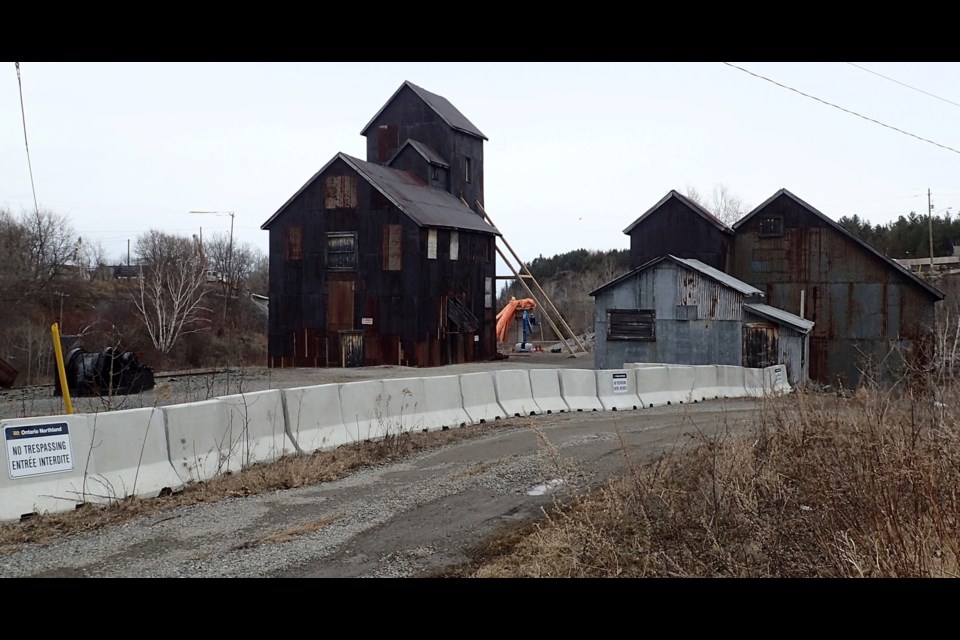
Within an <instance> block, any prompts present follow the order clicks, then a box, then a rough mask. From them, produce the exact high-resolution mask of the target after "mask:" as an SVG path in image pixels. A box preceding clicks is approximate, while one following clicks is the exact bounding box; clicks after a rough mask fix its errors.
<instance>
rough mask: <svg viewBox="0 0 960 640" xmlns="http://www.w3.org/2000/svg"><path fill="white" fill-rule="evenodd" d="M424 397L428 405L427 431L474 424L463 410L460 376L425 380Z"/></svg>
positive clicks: (431, 377)
mask: <svg viewBox="0 0 960 640" xmlns="http://www.w3.org/2000/svg"><path fill="white" fill-rule="evenodd" d="M423 397H424V398H425V400H426V403H427V406H426V412H425V414H424V422H425V424H426V427H427V430H429V431H434V430H437V429H444V428H449V427H464V426H466V425H468V424H470V423H471V422H472V420H471V419H470V416H469V415H467V412H466V411H464V409H463V394H462V392H461V391H460V378H459V377H458V376H455V375H451V376H428V377H426V378H424V379H423Z"/></svg>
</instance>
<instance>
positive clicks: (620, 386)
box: [613, 372, 629, 393]
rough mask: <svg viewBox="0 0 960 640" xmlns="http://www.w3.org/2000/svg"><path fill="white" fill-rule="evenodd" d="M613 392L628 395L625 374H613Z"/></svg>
mask: <svg viewBox="0 0 960 640" xmlns="http://www.w3.org/2000/svg"><path fill="white" fill-rule="evenodd" d="M613 392H614V393H629V391H628V390H627V374H626V372H623V373H614V374H613Z"/></svg>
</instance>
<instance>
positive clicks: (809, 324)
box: [743, 302, 814, 333]
mask: <svg viewBox="0 0 960 640" xmlns="http://www.w3.org/2000/svg"><path fill="white" fill-rule="evenodd" d="M743 306H744V308H745V309H748V310H749V311H752V312H753V313H755V314H757V315H758V316H760V317H762V318H766V319H768V320H773V321H774V322H776V323H778V324H785V325H787V326H789V327H792V328H794V329H796V330H797V331H800V332H802V333H809V332H810V330H811V329H813V325H814V322H813V320H804V319H803V318H801V317H800V316H795V315H793V314H792V313H790V312H789V311H784V310H783V309H778V308H776V307H771V306H770V305H768V304H763V303H758V302H749V303H746V304H744V305H743Z"/></svg>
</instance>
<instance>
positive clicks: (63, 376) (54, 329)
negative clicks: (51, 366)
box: [50, 322, 73, 414]
mask: <svg viewBox="0 0 960 640" xmlns="http://www.w3.org/2000/svg"><path fill="white" fill-rule="evenodd" d="M50 333H52V334H53V350H54V352H56V354H57V374H58V375H59V376H60V393H61V394H63V403H64V404H65V405H66V407H67V413H68V414H72V413H73V403H72V402H70V389H68V388H67V371H66V369H64V368H63V348H61V346H60V328H59V327H58V326H57V323H56V322H54V323H53V324H52V325H51V326H50Z"/></svg>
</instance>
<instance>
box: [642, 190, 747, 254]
mask: <svg viewBox="0 0 960 640" xmlns="http://www.w3.org/2000/svg"><path fill="white" fill-rule="evenodd" d="M623 232H624V233H625V234H627V235H628V236H630V268H631V269H636V268H638V267H640V266H641V265H645V264H647V263H648V262H650V261H651V260H655V259H657V258H660V257H662V256H665V255H671V254H672V255H675V256H679V257H681V258H693V259H695V260H699V261H700V262H702V263H704V264H706V265H709V266H711V267H713V268H714V269H719V270H720V271H723V270H725V269H726V268H727V241H728V240H729V239H730V238H731V237H733V229H731V228H730V227H728V226H727V225H725V224H723V223H722V222H720V220H718V219H717V218H716V216H714V215H713V214H712V213H710V212H709V211H707V210H706V209H704V208H703V207H701V206H700V205H699V204H697V203H696V202H694V201H693V200H691V199H690V198H687V197H686V196H683V195H681V194H679V193H677V192H676V191H670V193H668V194H667V195H665V196H664V197H663V198H661V199H660V202H658V203H657V204H655V205H653V206H652V207H650V209H649V210H647V212H646V213H644V214H643V215H642V216H640V217H639V218H637V219H636V220H634V221H633V223H631V224H630V226H629V227H627V228H626V229H624V230H623Z"/></svg>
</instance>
